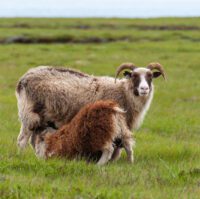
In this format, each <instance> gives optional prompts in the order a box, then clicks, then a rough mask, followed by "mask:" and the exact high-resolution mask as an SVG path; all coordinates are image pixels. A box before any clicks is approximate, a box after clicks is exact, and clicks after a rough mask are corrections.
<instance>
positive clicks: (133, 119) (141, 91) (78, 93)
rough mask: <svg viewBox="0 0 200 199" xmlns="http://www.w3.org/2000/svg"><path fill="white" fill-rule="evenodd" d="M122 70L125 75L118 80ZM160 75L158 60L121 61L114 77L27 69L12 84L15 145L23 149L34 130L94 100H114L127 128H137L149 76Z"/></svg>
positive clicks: (66, 118) (60, 121)
mask: <svg viewBox="0 0 200 199" xmlns="http://www.w3.org/2000/svg"><path fill="white" fill-rule="evenodd" d="M124 70H126V71H125V72H124V76H125V78H122V79H118V78H117V77H118V75H119V74H120V73H121V72H122V71H124ZM127 70H128V71H127ZM154 70H156V71H154ZM160 75H162V76H163V77H164V78H165V73H164V70H163V67H162V66H161V65H160V64H159V63H151V64H149V65H148V66H147V67H137V66H135V65H134V64H132V63H124V64H122V65H120V66H119V67H118V68H117V71H116V76H115V78H113V77H105V76H93V75H88V74H85V73H82V72H79V71H76V70H72V69H67V68H54V67H50V66H41V67H37V68H33V69H30V70H29V71H28V72H27V73H26V74H25V75H24V76H22V77H21V79H20V80H19V82H18V84H17V87H16V97H17V101H18V110H19V111H18V112H19V118H20V121H21V129H20V133H19V135H18V139H17V142H18V146H19V147H20V148H24V147H25V146H26V144H27V142H28V140H29V138H30V136H31V135H32V134H33V133H34V132H35V131H42V130H44V129H45V128H47V127H48V126H52V127H54V128H59V127H61V126H62V125H64V124H66V123H68V122H70V120H71V119H72V118H73V117H74V116H75V115H76V114H77V112H78V111H79V110H80V109H81V108H82V107H83V106H85V105H86V104H88V103H92V102H95V101H97V100H107V99H110V100H114V101H116V102H117V103H118V104H119V105H120V107H121V108H122V109H123V110H125V111H126V114H125V118H126V122H127V126H128V128H129V129H130V130H131V129H138V128H139V126H140V125H141V123H142V121H143V119H144V116H145V114H146V112H147V110H148V109H149V106H150V104H151V101H152V98H153V93H154V87H153V83H152V79H153V78H156V77H159V76H160Z"/></svg>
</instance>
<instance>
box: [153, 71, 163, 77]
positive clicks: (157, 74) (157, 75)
mask: <svg viewBox="0 0 200 199" xmlns="http://www.w3.org/2000/svg"><path fill="white" fill-rule="evenodd" d="M160 75H162V73H161V72H158V71H156V72H153V78H157V77H159V76H160Z"/></svg>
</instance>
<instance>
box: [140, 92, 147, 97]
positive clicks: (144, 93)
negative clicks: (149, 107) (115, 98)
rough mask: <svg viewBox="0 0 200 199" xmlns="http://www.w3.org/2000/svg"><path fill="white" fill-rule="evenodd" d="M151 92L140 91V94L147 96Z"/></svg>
mask: <svg viewBox="0 0 200 199" xmlns="http://www.w3.org/2000/svg"><path fill="white" fill-rule="evenodd" d="M148 94H149V92H142V93H140V96H147V95H148Z"/></svg>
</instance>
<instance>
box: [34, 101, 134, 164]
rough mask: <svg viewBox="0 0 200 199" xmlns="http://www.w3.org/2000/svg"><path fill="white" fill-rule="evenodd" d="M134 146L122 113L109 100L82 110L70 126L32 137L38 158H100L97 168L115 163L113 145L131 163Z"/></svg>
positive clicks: (45, 131)
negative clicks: (125, 155)
mask: <svg viewBox="0 0 200 199" xmlns="http://www.w3.org/2000/svg"><path fill="white" fill-rule="evenodd" d="M133 144H134V141H133V139H132V136H131V131H130V130H129V128H128V126H127V123H126V119H125V117H124V111H123V110H122V109H121V108H119V105H118V104H117V103H116V102H114V101H111V100H106V101H97V102H95V103H91V104H88V105H86V106H84V107H83V108H82V109H81V110H80V111H79V112H78V113H77V115H76V116H75V117H74V118H73V119H72V120H71V122H69V123H68V124H65V125H64V126H62V127H61V128H60V129H58V130H57V131H55V132H54V133H52V132H50V130H48V129H46V130H44V131H43V133H39V134H34V135H33V136H32V145H33V147H34V148H35V151H36V155H37V156H39V157H43V158H47V159H48V158H50V157H55V156H56V157H66V158H68V159H74V158H77V157H84V158H87V159H88V158H90V157H93V156H96V155H97V154H100V159H99V160H98V163H97V164H98V165H103V164H105V163H107V162H108V161H109V160H110V159H111V157H112V159H114V158H113V156H115V154H114V153H113V152H114V149H115V148H118V147H119V146H116V145H121V146H122V147H124V148H125V150H126V153H127V155H128V160H129V161H130V162H133V151H132V147H133ZM115 153H116V151H115ZM116 157H118V155H116Z"/></svg>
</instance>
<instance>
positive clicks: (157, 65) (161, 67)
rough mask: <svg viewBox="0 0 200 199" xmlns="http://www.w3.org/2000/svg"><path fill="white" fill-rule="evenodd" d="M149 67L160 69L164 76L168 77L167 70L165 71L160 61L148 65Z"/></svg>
mask: <svg viewBox="0 0 200 199" xmlns="http://www.w3.org/2000/svg"><path fill="white" fill-rule="evenodd" d="M147 68H148V69H150V70H154V69H156V70H158V71H159V72H161V74H162V76H163V78H164V79H166V77H165V72H164V69H163V66H162V65H161V64H159V63H150V64H149V65H148V66H147Z"/></svg>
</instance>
